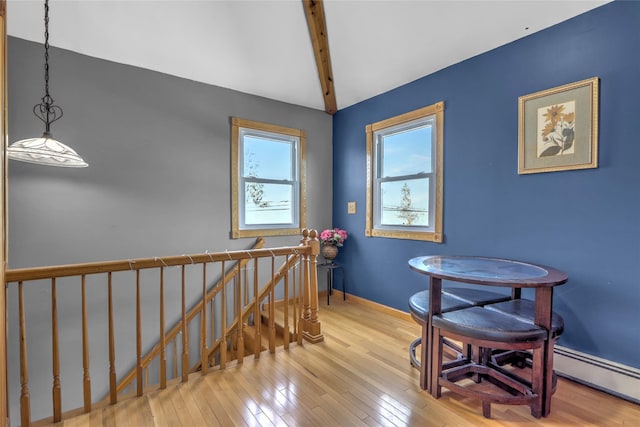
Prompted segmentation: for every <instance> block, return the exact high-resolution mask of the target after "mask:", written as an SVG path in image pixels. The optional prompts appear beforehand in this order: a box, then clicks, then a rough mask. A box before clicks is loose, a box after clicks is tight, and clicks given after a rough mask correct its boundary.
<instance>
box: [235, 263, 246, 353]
mask: <svg viewBox="0 0 640 427" xmlns="http://www.w3.org/2000/svg"><path fill="white" fill-rule="evenodd" d="M243 270H244V273H245V274H244V277H245V283H244V286H245V287H246V278H247V275H246V270H247V267H246V265H245V266H244V267H243ZM238 273H239V277H238V280H237V281H236V288H237V294H238V299H237V307H236V313H237V314H236V316H237V319H238V326H237V327H238V334H237V335H238V338H237V340H238V343H237V345H236V349H237V352H238V355H237V359H238V363H243V362H244V319H243V318H242V298H243V295H242V286H243V283H242V273H241V272H238Z"/></svg>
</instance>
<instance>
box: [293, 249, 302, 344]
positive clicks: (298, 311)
mask: <svg viewBox="0 0 640 427" xmlns="http://www.w3.org/2000/svg"><path fill="white" fill-rule="evenodd" d="M296 258H298V260H297V261H296V268H295V271H294V272H293V281H294V283H293V293H294V306H293V307H294V309H293V312H294V313H293V322H294V325H293V327H294V331H296V341H297V342H298V344H302V326H301V322H302V299H301V297H300V295H301V290H302V285H301V284H300V283H301V282H302V256H301V255H296ZM296 277H297V282H296ZM296 291H297V293H296Z"/></svg>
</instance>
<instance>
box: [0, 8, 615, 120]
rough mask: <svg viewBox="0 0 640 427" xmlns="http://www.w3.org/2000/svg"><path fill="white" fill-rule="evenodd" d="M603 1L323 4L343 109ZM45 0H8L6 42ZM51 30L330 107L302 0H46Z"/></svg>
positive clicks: (27, 25)
mask: <svg viewBox="0 0 640 427" xmlns="http://www.w3.org/2000/svg"><path fill="white" fill-rule="evenodd" d="M608 2H609V1H608V0H547V1H541V0H535V1H531V0H511V1H507V0H503V1H487V0H464V1H463V0H448V1H436V0H413V1H401V0H386V1H381V0H378V1H376V0H370V1H364V0H325V1H324V8H325V16H326V21H327V33H328V37H329V46H330V53H331V62H332V66H333V76H334V84H335V90H336V98H337V102H338V109H341V108H345V107H348V106H350V105H353V104H355V103H357V102H359V101H362V100H364V99H367V98H370V97H372V96H374V95H377V94H380V93H383V92H386V91H388V90H390V89H393V88H395V87H398V86H400V85H402V84H405V83H408V82H410V81H413V80H416V79H418V78H420V77H422V76H425V75H427V74H430V73H433V72H435V71H437V70H440V69H442V68H445V67H447V66H449V65H452V64H455V63H458V62H460V61H463V60H465V59H467V58H470V57H472V56H475V55H478V54H480V53H483V52H486V51H488V50H491V49H493V48H495V47H498V46H501V45H504V44H506V43H509V42H511V41H513V40H516V39H519V38H521V37H525V36H527V35H529V34H532V33H534V32H536V31H539V30H541V29H543V28H547V27H549V26H551V25H554V24H556V23H558V22H561V21H564V20H566V19H568V18H571V17H573V16H575V15H578V14H580V13H583V12H586V11H588V10H590V9H593V8H595V7H598V6H600V5H603V4H605V3H608ZM43 4H44V0H42V1H36V0H8V6H7V8H8V11H7V17H8V18H7V28H8V33H9V35H11V36H15V37H19V38H23V39H27V40H32V41H37V42H40V43H43V42H44V35H43V34H44V8H43ZM49 31H50V39H49V42H50V44H51V45H52V46H56V47H61V48H64V49H69V50H72V51H75V52H79V53H82V54H85V55H90V56H94V57H97V58H103V59H107V60H110V61H115V62H119V63H124V64H130V65H134V66H137V67H143V68H147V69H151V70H156V71H161V72H163V73H167V74H172V75H175V76H180V77H184V78H187V79H192V80H196V81H200V82H204V83H209V84H213V85H217V86H222V87H226V88H231V89H235V90H239V91H242V92H246V93H251V94H255V95H260V96H264V97H267V98H272V99H277V100H281V101H285V102H289V103H292V104H297V105H303V106H306V107H310V108H314V109H319V110H324V102H323V98H322V94H321V89H320V83H319V80H318V74H317V69H316V65H315V59H314V55H313V49H312V46H311V41H310V38H309V32H308V29H307V25H306V20H305V15H304V11H303V8H302V1H301V0H280V1H277V0H253V1H247V0H227V1H223V0H196V1H191V0H126V1H123V0H50V25H49ZM9 60H11V59H9ZM50 64H51V72H52V84H54V85H55V83H54V81H55V74H54V73H55V71H54V70H55V56H53V55H52V57H51V59H50Z"/></svg>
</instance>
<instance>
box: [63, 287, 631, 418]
mask: <svg viewBox="0 0 640 427" xmlns="http://www.w3.org/2000/svg"><path fill="white" fill-rule="evenodd" d="M320 319H321V322H322V330H323V333H324V336H325V342H323V343H320V344H315V345H312V344H304V345H303V346H298V345H296V344H292V345H291V348H290V349H289V350H288V351H286V350H283V349H282V348H279V349H278V350H277V352H276V354H275V355H272V354H270V353H268V352H263V353H262V354H261V356H260V358H259V359H254V357H253V356H248V357H246V358H245V359H244V363H243V364H241V365H235V364H231V365H230V366H228V367H227V369H226V370H224V371H215V370H214V371H212V372H210V373H209V374H208V375H207V376H201V375H199V374H193V375H192V376H191V377H190V378H189V382H188V383H178V384H173V385H171V386H169V387H168V388H167V389H166V390H163V391H157V392H153V393H151V394H149V395H146V396H144V397H142V398H139V399H130V400H126V401H123V402H119V403H118V404H117V405H114V406H108V407H105V408H103V409H97V410H94V411H93V412H92V413H90V414H84V415H80V416H76V417H74V418H70V419H67V420H64V421H62V422H61V423H58V424H56V425H58V426H64V427H69V426H73V427H94V426H117V427H127V426H128V427H137V426H154V427H155V426H171V427H173V426H183V427H186V426H235V425H238V426H245V425H247V426H272V425H276V426H339V425H344V426H461V427H464V426H511V427H512V426H538V425H544V426H619V425H640V405H635V404H633V403H630V402H627V401H624V400H621V399H618V398H615V397H613V396H610V395H608V394H605V393H603V392H599V391H596V390H593V389H590V388H588V387H585V386H582V385H578V384H576V383H573V382H571V381H568V380H564V379H560V380H559V383H558V390H557V392H556V394H555V395H554V397H553V400H552V408H551V415H550V416H549V417H547V418H542V419H539V420H537V419H535V418H533V417H532V416H531V415H530V413H529V409H528V408H527V407H522V406H506V405H492V419H490V420H488V419H485V418H483V417H482V408H481V404H480V402H478V401H475V400H472V399H467V398H463V397H460V396H457V395H454V394H452V393H450V392H448V391H447V390H446V389H443V396H442V398H440V399H439V400H436V399H434V398H432V397H431V396H429V395H428V394H427V393H426V392H423V391H422V390H421V389H420V387H419V386H418V377H419V375H418V371H417V370H416V369H414V368H411V366H410V364H409V358H408V346H409V344H410V343H411V341H412V340H413V339H414V338H415V337H417V336H418V334H419V332H420V329H419V327H418V326H417V325H416V324H415V323H413V322H411V321H407V320H404V319H400V318H398V317H394V316H391V315H389V314H386V313H381V312H380V311H377V310H374V309H372V308H370V307H367V306H365V305H362V304H357V303H353V302H350V301H346V302H343V301H342V300H341V299H339V298H335V297H334V298H332V301H331V305H330V306H322V307H321V312H320Z"/></svg>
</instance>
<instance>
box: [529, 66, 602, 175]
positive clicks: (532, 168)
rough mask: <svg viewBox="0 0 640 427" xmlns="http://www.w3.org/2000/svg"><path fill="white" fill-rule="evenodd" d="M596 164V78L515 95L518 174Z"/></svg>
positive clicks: (578, 167)
mask: <svg viewBox="0 0 640 427" xmlns="http://www.w3.org/2000/svg"><path fill="white" fill-rule="evenodd" d="M597 167H598V78H597V77H593V78H591V79H587V80H582V81H579V82H575V83H570V84H567V85H564V86H558V87H555V88H552V89H547V90H543V91H541V92H536V93H533V94H531V95H525V96H521V97H519V98H518V173H519V174H527V173H538V172H552V171H561V170H572V169H588V168H597Z"/></svg>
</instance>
